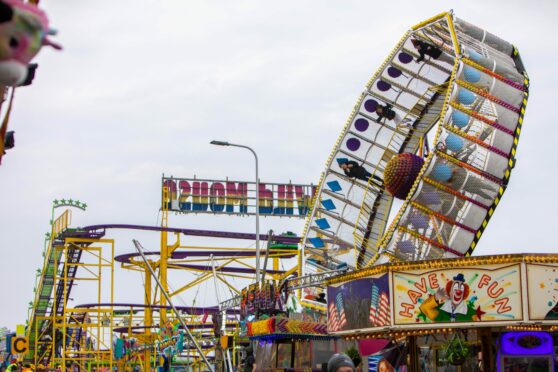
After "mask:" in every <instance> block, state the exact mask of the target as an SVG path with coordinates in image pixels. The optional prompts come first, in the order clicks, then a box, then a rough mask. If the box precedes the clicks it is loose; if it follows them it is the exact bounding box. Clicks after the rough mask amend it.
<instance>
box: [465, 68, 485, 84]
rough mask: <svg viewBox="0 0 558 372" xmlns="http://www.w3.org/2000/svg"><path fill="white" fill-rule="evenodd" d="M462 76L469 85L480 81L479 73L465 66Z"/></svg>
mask: <svg viewBox="0 0 558 372" xmlns="http://www.w3.org/2000/svg"><path fill="white" fill-rule="evenodd" d="M463 75H464V76H465V80H467V81H468V82H469V83H478V82H479V81H480V79H481V74H480V71H479V70H477V69H476V68H473V67H470V66H465V68H464V69H463Z"/></svg>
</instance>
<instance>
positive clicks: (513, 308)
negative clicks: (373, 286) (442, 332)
mask: <svg viewBox="0 0 558 372" xmlns="http://www.w3.org/2000/svg"><path fill="white" fill-rule="evenodd" d="M392 276H393V288H394V298H393V302H394V316H395V319H394V320H395V324H420V323H444V322H486V321H510V320H519V319H522V318H523V313H522V307H521V275H520V268H519V265H509V266H488V267H483V268H457V269H443V270H432V271H414V270H410V271H406V272H395V271H394V272H392Z"/></svg>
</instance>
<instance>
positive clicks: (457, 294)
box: [420, 273, 476, 322]
mask: <svg viewBox="0 0 558 372" xmlns="http://www.w3.org/2000/svg"><path fill="white" fill-rule="evenodd" d="M469 292H470V290H469V285H468V284H467V283H465V276H464V275H463V274H461V273H459V274H457V275H456V276H454V277H453V280H450V281H448V282H447V283H446V286H445V287H443V288H440V289H438V291H437V292H436V294H435V295H434V296H431V297H429V298H428V299H427V300H426V301H424V303H422V305H421V306H420V310H421V312H422V314H424V316H426V317H427V318H428V319H430V320H431V321H434V322H456V321H457V322H468V321H472V320H475V318H474V316H475V315H476V310H475V308H474V306H473V301H467V299H468V297H469Z"/></svg>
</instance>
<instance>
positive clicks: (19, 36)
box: [0, 0, 61, 86]
mask: <svg viewBox="0 0 558 372" xmlns="http://www.w3.org/2000/svg"><path fill="white" fill-rule="evenodd" d="M52 34H54V32H53V31H52V30H50V29H49V27H48V19H47V17H46V14H45V13H44V12H43V11H42V10H40V9H39V8H37V6H36V5H33V4H30V3H24V2H23V1H22V0H0V85H4V86H17V85H29V84H31V81H32V79H33V76H34V73H35V69H36V68H37V65H36V64H30V61H31V60H32V59H33V57H35V56H36V55H37V53H39V50H40V49H41V47H42V46H43V45H49V46H52V47H54V48H55V49H61V47H60V46H59V45H57V44H55V43H53V42H51V41H50V40H49V39H48V37H47V35H52Z"/></svg>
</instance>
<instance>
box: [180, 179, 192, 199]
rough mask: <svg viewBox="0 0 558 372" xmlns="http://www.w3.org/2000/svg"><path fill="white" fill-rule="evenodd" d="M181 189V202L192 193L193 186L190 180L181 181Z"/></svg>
mask: <svg viewBox="0 0 558 372" xmlns="http://www.w3.org/2000/svg"><path fill="white" fill-rule="evenodd" d="M178 188H179V189H180V202H181V203H185V202H186V201H187V200H188V198H189V197H190V195H191V193H192V187H191V186H190V182H188V181H180V182H179V184H178Z"/></svg>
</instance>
